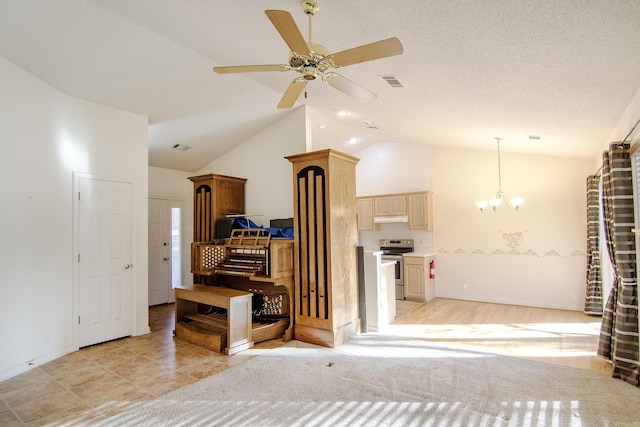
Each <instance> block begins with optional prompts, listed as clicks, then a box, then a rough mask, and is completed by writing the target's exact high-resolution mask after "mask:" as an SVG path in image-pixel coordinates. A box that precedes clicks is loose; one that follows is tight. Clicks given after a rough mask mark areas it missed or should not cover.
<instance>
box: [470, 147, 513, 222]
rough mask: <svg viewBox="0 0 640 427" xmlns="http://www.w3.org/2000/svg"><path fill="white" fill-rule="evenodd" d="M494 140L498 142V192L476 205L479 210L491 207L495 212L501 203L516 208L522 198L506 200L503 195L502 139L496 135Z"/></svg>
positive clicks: (482, 210)
mask: <svg viewBox="0 0 640 427" xmlns="http://www.w3.org/2000/svg"><path fill="white" fill-rule="evenodd" d="M495 140H496V142H497V143H498V192H497V193H496V196H495V197H494V198H492V199H489V200H481V201H479V202H476V206H478V207H479V208H480V211H481V212H484V211H485V209H487V207H489V208H491V209H492V210H493V211H494V212H495V211H496V210H497V209H498V206H500V205H502V204H504V205H505V206H507V207H510V208H513V209H515V210H518V208H519V207H520V206H522V204H523V203H524V198H522V197H517V198H514V199H510V200H509V201H507V199H506V198H505V197H504V191H502V170H501V168H500V141H502V138H498V137H496V138H495Z"/></svg>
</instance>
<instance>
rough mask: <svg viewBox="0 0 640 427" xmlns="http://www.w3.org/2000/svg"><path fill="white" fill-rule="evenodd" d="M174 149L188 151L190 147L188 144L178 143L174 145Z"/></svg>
mask: <svg viewBox="0 0 640 427" xmlns="http://www.w3.org/2000/svg"><path fill="white" fill-rule="evenodd" d="M173 148H174V149H176V150H178V151H187V150H188V149H189V148H191V147H189V146H188V145H183V144H176V145H174V146H173Z"/></svg>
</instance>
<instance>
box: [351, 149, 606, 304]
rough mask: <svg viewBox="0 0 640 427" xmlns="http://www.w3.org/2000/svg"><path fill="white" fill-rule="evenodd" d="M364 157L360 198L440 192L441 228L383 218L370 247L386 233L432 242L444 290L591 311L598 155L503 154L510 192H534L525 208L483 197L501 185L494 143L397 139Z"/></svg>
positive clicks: (366, 235)
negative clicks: (465, 145) (590, 239)
mask: <svg viewBox="0 0 640 427" xmlns="http://www.w3.org/2000/svg"><path fill="white" fill-rule="evenodd" d="M355 156H356V157H359V158H360V159H361V160H360V163H359V164H358V168H357V183H356V185H357V189H358V196H364V195H370V194H379V193H394V192H406V191H419V190H425V189H426V190H431V191H433V193H434V231H433V233H428V232H414V231H409V230H408V229H407V226H406V224H382V229H381V231H379V232H361V233H360V240H361V244H364V245H365V246H369V245H371V244H374V245H377V239H378V238H380V237H384V238H390V237H393V238H395V237H400V238H403V237H412V238H414V239H415V241H416V246H421V245H420V242H421V241H422V240H425V243H426V244H425V246H429V244H430V243H431V244H432V246H433V249H435V250H436V252H437V254H438V255H437V257H436V292H437V295H438V296H439V297H447V298H459V299H468V300H475V301H485V302H499V303H509V304H518V305H531V306H539V307H550V308H563V309H571V310H582V309H583V306H584V287H585V283H584V280H585V269H586V255H585V248H586V207H585V206H586V194H585V191H586V190H585V185H586V184H585V180H586V176H587V175H589V174H591V173H593V172H594V168H593V161H592V160H591V159H570V158H559V157H546V156H532V155H522V154H511V153H504V152H503V153H502V172H503V189H504V191H505V192H506V194H507V197H516V196H522V197H525V198H526V202H525V205H524V206H523V207H522V208H521V210H520V211H518V212H515V211H511V210H506V209H501V210H500V211H498V212H496V213H493V212H485V213H481V212H480V211H479V210H478V209H477V208H476V206H475V201H476V200H481V199H487V198H489V197H490V196H492V195H493V194H495V192H496V191H497V187H498V177H497V167H496V156H497V153H496V152H494V151H473V150H457V149H449V148H443V147H431V148H429V147H421V146H408V145H406V144H401V143H393V144H376V145H374V146H372V147H369V148H367V149H364V150H361V151H358V152H357V153H356V154H355ZM541 165H544V169H542V166H541ZM430 239H431V240H430ZM510 244H511V245H513V246H510ZM464 284H467V289H464V288H463V285H464ZM574 297H575V298H574Z"/></svg>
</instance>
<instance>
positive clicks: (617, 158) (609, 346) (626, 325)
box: [598, 143, 640, 386]
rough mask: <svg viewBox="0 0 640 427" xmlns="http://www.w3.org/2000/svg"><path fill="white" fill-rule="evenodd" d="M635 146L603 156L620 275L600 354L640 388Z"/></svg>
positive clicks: (612, 247) (610, 238)
mask: <svg viewBox="0 0 640 427" xmlns="http://www.w3.org/2000/svg"><path fill="white" fill-rule="evenodd" d="M628 149H629V145H628V144H624V145H620V144H617V143H616V144H611V145H610V146H609V151H608V152H605V153H603V156H602V180H603V181H602V188H603V196H602V203H603V215H604V226H605V236H606V238H607V247H608V248H609V255H610V257H611V260H612V265H613V271H614V274H615V277H614V283H613V286H612V288H611V293H610V294H609V299H608V300H607V305H606V307H605V309H604V313H603V316H602V327H601V330H600V342H599V343H598V354H599V355H601V356H604V357H606V358H608V359H609V360H611V362H612V363H613V376H614V377H615V378H621V379H623V380H624V381H626V382H629V383H631V384H633V385H635V386H640V384H639V380H640V361H639V360H638V358H639V356H640V355H639V353H638V293H637V290H638V287H637V282H636V247H635V246H636V245H635V235H634V233H633V232H632V231H631V229H632V228H633V227H634V211H633V179H632V176H631V157H630V155H629V151H628Z"/></svg>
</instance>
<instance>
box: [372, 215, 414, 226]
mask: <svg viewBox="0 0 640 427" xmlns="http://www.w3.org/2000/svg"><path fill="white" fill-rule="evenodd" d="M373 222H374V224H385V223H389V222H409V216H408V215H393V216H376V217H374V218H373Z"/></svg>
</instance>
